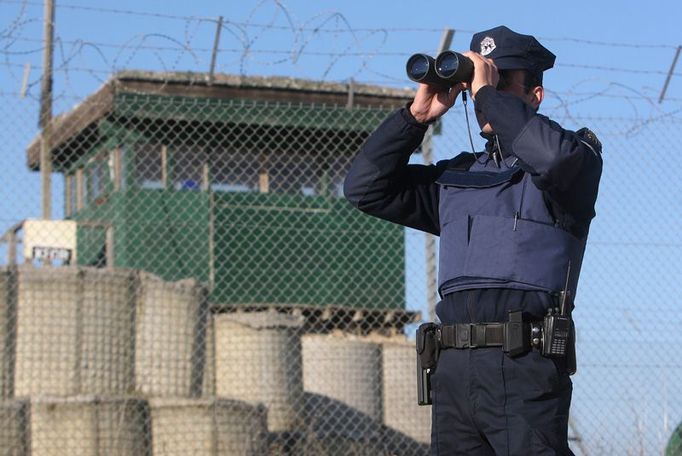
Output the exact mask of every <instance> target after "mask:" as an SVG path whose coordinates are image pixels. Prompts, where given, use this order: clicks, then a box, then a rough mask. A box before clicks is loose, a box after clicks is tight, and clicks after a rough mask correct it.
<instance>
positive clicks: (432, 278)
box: [422, 127, 438, 321]
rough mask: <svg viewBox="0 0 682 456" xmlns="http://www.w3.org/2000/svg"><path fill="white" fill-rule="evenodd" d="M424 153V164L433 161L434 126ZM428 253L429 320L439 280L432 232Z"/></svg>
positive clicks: (426, 138)
mask: <svg viewBox="0 0 682 456" xmlns="http://www.w3.org/2000/svg"><path fill="white" fill-rule="evenodd" d="M422 154H423V156H424V164H426V165H430V164H432V163H433V127H429V129H428V130H427V131H426V135H425V136H424V141H423V142H422ZM424 236H425V237H424V241H425V255H426V303H427V305H428V310H429V321H435V319H436V296H437V295H436V290H437V289H438V280H437V278H436V236H434V235H433V234H430V233H425V234H424Z"/></svg>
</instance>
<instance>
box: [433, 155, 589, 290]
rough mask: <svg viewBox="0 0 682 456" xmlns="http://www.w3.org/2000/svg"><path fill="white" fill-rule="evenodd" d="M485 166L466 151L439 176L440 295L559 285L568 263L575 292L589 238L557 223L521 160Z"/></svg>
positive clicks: (570, 288)
mask: <svg viewBox="0 0 682 456" xmlns="http://www.w3.org/2000/svg"><path fill="white" fill-rule="evenodd" d="M484 156H485V154H484ZM472 163H473V166H471V165H472ZM469 167H470V168H469ZM480 169H485V168H482V166H480V164H479V163H477V162H475V161H474V159H473V154H461V155H459V156H458V157H456V158H454V159H453V160H451V161H450V163H449V165H448V168H447V169H446V170H445V171H444V172H443V174H442V175H441V176H440V177H439V179H438V180H437V183H438V184H439V185H440V202H439V204H440V207H439V215H440V228H441V232H440V266H439V285H438V290H439V292H440V294H441V296H445V295H446V294H448V293H451V292H454V291H458V290H465V289H471V288H515V289H522V290H544V291H548V292H557V291H561V290H563V289H564V287H565V283H566V277H567V272H568V265H569V262H570V275H569V284H568V288H569V290H570V291H571V293H572V295H573V296H575V290H576V287H577V283H578V275H579V272H580V266H581V263H582V258H583V253H584V251H585V242H586V237H585V238H584V239H579V238H577V237H575V236H574V235H573V234H571V233H570V232H568V231H566V230H565V229H563V228H562V227H560V226H559V224H558V223H557V221H556V220H555V218H554V217H553V216H552V214H551V212H550V207H549V206H548V202H547V201H546V200H545V196H544V194H543V192H542V191H540V190H539V189H538V188H537V187H536V186H535V184H534V183H533V182H532V180H531V176H530V175H529V174H528V173H526V172H524V171H523V170H522V169H521V168H520V167H518V166H512V167H509V166H507V167H505V166H504V164H502V167H501V169H500V170H499V172H490V171H481V170H480ZM496 171H497V170H496Z"/></svg>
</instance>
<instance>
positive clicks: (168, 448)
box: [149, 398, 268, 456]
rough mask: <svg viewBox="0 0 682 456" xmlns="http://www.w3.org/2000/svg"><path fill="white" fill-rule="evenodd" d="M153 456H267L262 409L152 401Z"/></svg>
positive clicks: (242, 404) (190, 401)
mask: <svg viewBox="0 0 682 456" xmlns="http://www.w3.org/2000/svg"><path fill="white" fill-rule="evenodd" d="M149 408H150V413H151V436H152V439H151V440H152V454H153V455H154V456H185V455H196V456H213V455H224V456H242V455H254V456H256V455H264V454H267V452H268V449H267V448H268V434H267V416H266V415H267V412H266V408H265V407H263V406H262V405H250V404H247V403H245V402H239V401H233V400H226V399H170V398H163V399H161V398H157V399H151V400H150V401H149Z"/></svg>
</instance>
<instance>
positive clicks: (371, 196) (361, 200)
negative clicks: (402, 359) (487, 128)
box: [344, 86, 602, 295]
mask: <svg viewBox="0 0 682 456" xmlns="http://www.w3.org/2000/svg"><path fill="white" fill-rule="evenodd" d="M476 107H477V109H480V110H481V111H482V112H483V114H484V115H485V117H486V118H487V119H488V121H489V122H490V124H491V125H492V127H493V130H494V131H495V134H496V137H493V136H490V137H488V144H487V145H486V151H485V152H484V153H481V154H478V155H477V156H476V157H475V158H476V160H475V161H473V160H472V159H471V158H470V157H462V156H459V157H456V158H454V159H451V160H444V161H441V162H438V163H437V164H436V165H429V166H426V165H414V164H408V161H409V158H410V155H411V154H412V153H413V152H414V151H415V150H416V149H418V148H419V146H420V144H421V142H422V140H423V138H424V134H425V132H426V129H427V126H426V125H423V124H420V123H418V122H417V121H416V120H415V119H414V118H413V117H412V116H411V114H410V112H409V110H408V109H407V108H402V109H400V110H398V111H396V112H394V113H393V114H391V115H390V116H389V117H388V118H387V119H386V120H385V121H384V122H383V123H382V124H381V126H379V128H378V129H377V130H376V131H375V132H374V133H373V134H372V135H371V136H370V137H369V138H368V140H367V141H366V142H365V144H364V145H363V146H362V148H361V150H360V152H359V154H358V155H357V157H356V158H355V160H354V161H353V163H352V165H351V168H350V170H349V173H348V175H347V177H346V180H345V184H344V194H345V196H346V198H347V199H348V200H349V201H350V202H351V203H352V204H353V205H354V206H356V207H357V208H359V209H360V210H362V211H363V212H366V213H368V214H371V215H374V216H376V217H380V218H383V219H385V220H389V221H391V222H395V223H399V224H401V225H404V226H408V227H411V228H415V229H418V230H422V231H426V232H429V233H432V234H435V235H440V236H441V242H440V266H439V291H440V293H441V295H445V294H448V293H450V292H453V291H459V290H464V289H473V288H515V289H522V290H545V291H558V290H561V289H563V287H564V281H565V279H566V276H567V271H568V264H569V262H570V265H571V266H570V268H571V273H570V284H569V287H570V289H571V290H572V291H573V292H575V288H576V287H577V280H578V275H579V274H578V273H579V270H580V264H581V261H582V256H583V252H584V247H585V242H586V240H587V235H588V232H589V226H590V221H591V220H592V218H593V217H594V216H595V211H594V205H595V201H596V197H597V191H598V186H599V179H600V177H601V170H602V159H601V145H600V144H599V142H598V140H596V138H595V137H594V135H593V134H592V133H591V132H589V130H586V129H583V130H580V131H578V132H572V131H569V130H565V129H563V128H562V127H561V126H560V125H558V124H557V123H556V122H553V121H552V120H550V119H549V118H547V117H545V116H543V115H540V114H538V113H536V112H535V110H534V109H533V108H532V107H530V106H528V105H527V104H525V103H524V102H523V100H521V99H520V98H518V97H516V96H514V95H511V94H507V93H503V92H499V91H497V90H495V89H494V88H493V87H491V86H486V87H483V88H482V89H480V90H479V92H478V93H477V95H476ZM495 153H499V154H500V155H501V156H502V160H501V161H500V163H499V166H498V164H496V162H495V161H494V160H493V159H492V158H491V157H492V156H493V154H495ZM463 161H468V163H469V164H471V162H473V164H471V166H470V167H469V166H464V167H462V166H461V164H462V162H463Z"/></svg>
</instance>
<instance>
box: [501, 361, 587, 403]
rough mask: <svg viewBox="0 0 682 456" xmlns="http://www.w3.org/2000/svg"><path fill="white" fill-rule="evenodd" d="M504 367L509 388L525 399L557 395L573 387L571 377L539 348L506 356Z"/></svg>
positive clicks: (538, 398)
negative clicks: (522, 353) (513, 355)
mask: <svg viewBox="0 0 682 456" xmlns="http://www.w3.org/2000/svg"><path fill="white" fill-rule="evenodd" d="M503 369H504V376H505V379H507V380H508V381H509V383H510V388H509V390H510V391H514V392H517V393H518V394H521V395H523V396H524V399H525V400H540V399H543V398H551V397H556V396H558V395H559V394H560V393H562V392H563V393H565V392H567V390H571V389H572V387H573V384H572V382H571V379H570V377H569V376H568V374H566V373H565V372H562V370H561V369H560V368H559V366H558V365H557V363H556V362H555V360H553V359H551V358H547V357H544V356H542V355H541V354H540V352H539V351H537V350H532V351H530V352H528V353H527V354H525V355H523V356H519V357H516V358H509V357H505V360H504V368H503Z"/></svg>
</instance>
